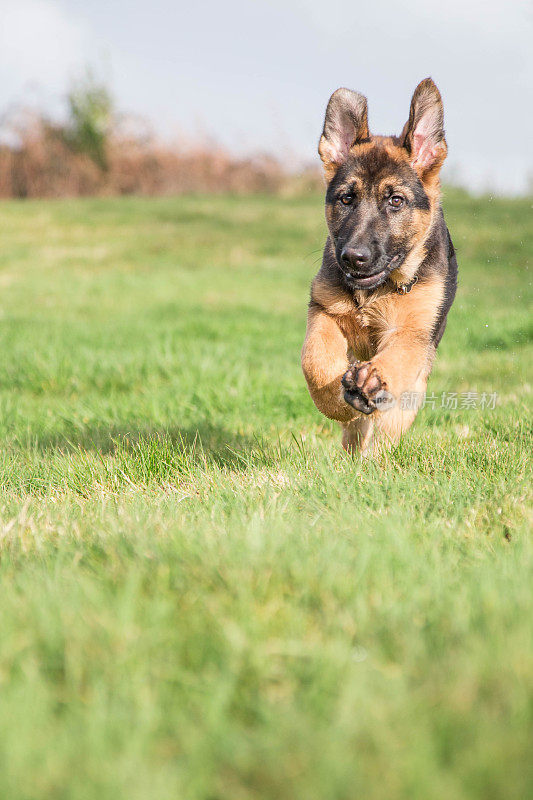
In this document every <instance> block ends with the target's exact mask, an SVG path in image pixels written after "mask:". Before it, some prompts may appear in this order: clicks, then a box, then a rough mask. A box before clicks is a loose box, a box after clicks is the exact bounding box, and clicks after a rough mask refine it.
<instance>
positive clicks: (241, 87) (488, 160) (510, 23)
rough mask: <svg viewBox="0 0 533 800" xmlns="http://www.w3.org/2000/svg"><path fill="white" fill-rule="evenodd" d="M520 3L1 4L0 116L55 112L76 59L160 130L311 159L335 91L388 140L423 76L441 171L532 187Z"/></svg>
mask: <svg viewBox="0 0 533 800" xmlns="http://www.w3.org/2000/svg"><path fill="white" fill-rule="evenodd" d="M532 43H533V4H532V3H531V1H530V0H527V1H525V0H446V2H442V1H439V0H404V2H398V0H394V1H391V0H373V2H367V1H365V2H359V0H351V1H350V2H346V0H264V1H263V0H205V1H204V2H202V0H196V1H195V0H190V2H186V3H185V2H182V0H0V113H1V112H3V111H5V110H6V109H7V108H8V107H10V106H12V105H13V104H15V103H18V102H20V101H23V102H24V101H28V102H33V103H39V104H41V105H45V106H46V107H48V108H49V109H54V110H57V109H58V108H60V103H61V98H62V96H63V95H64V92H65V89H66V87H67V86H68V83H69V81H70V80H71V79H72V78H73V77H74V76H76V75H78V74H80V72H81V71H82V69H83V67H84V65H86V64H92V65H95V66H96V67H97V69H98V71H99V72H100V73H101V74H104V75H105V76H106V77H107V78H108V79H109V83H110V86H111V89H112V91H113V93H114V96H115V98H116V101H117V104H118V106H119V108H120V109H121V110H123V111H132V112H137V113H140V114H142V115H144V116H146V117H147V118H148V119H150V121H151V122H152V124H153V126H154V128H155V129H156V130H157V131H159V132H160V133H161V134H163V135H165V136H171V135H174V134H177V133H182V134H186V135H188V136H193V137H194V136H202V135H206V134H209V135H211V136H212V137H214V138H216V139H217V140H220V141H221V142H222V143H224V144H225V145H226V146H228V147H230V148H231V149H232V150H233V151H235V152H243V153H249V152H250V151H256V150H263V151H264V150H268V151H273V152H277V153H279V154H280V155H281V156H282V157H284V158H292V159H295V160H298V161H300V160H307V161H312V160H315V159H316V158H317V156H316V146H317V140H318V136H319V133H320V130H321V127H322V121H323V114H324V109H325V105H326V102H327V100H328V97H329V95H330V94H331V92H332V91H333V90H334V89H336V88H337V87H338V86H348V87H349V88H352V89H357V90H358V91H361V92H363V93H364V94H366V95H367V97H368V99H369V112H370V127H371V130H372V131H373V132H375V133H397V132H399V131H400V130H401V128H402V126H403V123H404V122H405V119H406V118H407V115H408V110H409V102H410V97H411V94H412V91H413V89H414V87H415V86H416V84H417V83H418V81H420V80H421V79H422V78H425V77H427V76H428V75H431V76H432V77H433V79H434V80H435V82H436V83H437V85H438V86H439V88H440V89H441V92H442V95H443V98H444V107H445V119H446V130H447V138H448V146H449V159H448V170H450V173H449V174H451V175H453V176H455V177H458V178H460V179H461V181H462V182H463V183H465V184H467V185H472V186H475V187H476V188H478V189H480V188H493V189H495V190H501V191H507V192H518V191H524V190H525V189H526V188H527V186H528V185H529V187H531V183H532V182H533V155H532V150H533V147H532V145H533V112H532V108H533V58H532Z"/></svg>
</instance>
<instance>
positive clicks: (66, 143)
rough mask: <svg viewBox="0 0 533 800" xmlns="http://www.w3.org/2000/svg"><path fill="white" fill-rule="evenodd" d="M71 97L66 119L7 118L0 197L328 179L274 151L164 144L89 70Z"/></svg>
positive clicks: (262, 187) (277, 187)
mask: <svg viewBox="0 0 533 800" xmlns="http://www.w3.org/2000/svg"><path fill="white" fill-rule="evenodd" d="M67 101H68V103H67V105H68V115H67V119H66V121H65V122H64V123H63V124H58V123H57V122H52V121H50V120H49V119H47V118H46V117H45V116H44V115H41V114H36V113H35V112H33V113H31V114H30V113H28V112H25V113H22V112H20V111H19V112H18V113H17V114H15V115H13V118H12V119H11V120H9V121H8V123H7V124H6V122H4V126H3V127H4V130H6V129H8V130H9V133H10V137H9V141H10V143H9V144H8V143H5V144H0V197H3V198H7V197H75V196H83V195H85V196H86V195H118V194H139V195H171V194H183V193H186V192H238V193H248V192H249V193H251V192H270V193H274V192H280V191H283V190H286V189H290V188H295V186H297V187H299V188H303V186H302V184H303V185H305V187H306V188H310V189H312V188H315V187H319V186H321V185H322V184H321V179H320V176H319V174H318V172H316V173H315V172H314V171H311V172H309V173H305V174H303V175H299V176H296V177H295V176H294V175H293V174H289V173H288V172H287V170H286V169H285V168H284V167H283V166H282V164H281V163H280V162H278V161H277V160H276V159H274V158H272V157H270V156H257V157H250V158H242V159H237V158H235V157H234V156H232V155H231V154H229V153H228V152H226V151H224V150H223V149H222V148H220V147H218V146H216V145H211V144H207V143H204V144H202V145H201V146H197V145H196V146H195V145H191V144H190V143H189V144H187V146H185V145H184V146H178V145H175V146H173V145H168V144H163V143H161V142H159V141H157V140H156V139H155V138H154V137H151V136H149V135H147V133H146V131H142V130H141V132H139V125H137V126H132V125H131V120H130V124H128V123H127V122H126V123H125V121H124V120H121V121H118V118H117V115H116V114H115V112H114V108H113V103H112V99H111V96H110V94H109V92H108V90H107V89H106V87H105V86H104V85H102V84H101V83H99V82H98V81H96V80H94V78H93V77H92V76H91V75H90V74H88V75H87V76H86V77H85V78H84V79H83V80H82V81H79V82H78V83H77V84H76V85H75V86H74V87H73V89H72V90H71V91H70V93H69V94H68V96H67ZM134 127H136V128H137V130H136V131H135V132H133V130H132V128H134Z"/></svg>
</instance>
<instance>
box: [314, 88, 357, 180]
mask: <svg viewBox="0 0 533 800" xmlns="http://www.w3.org/2000/svg"><path fill="white" fill-rule="evenodd" d="M369 137H370V133H369V131H368V106H367V102H366V97H363V95H362V94H359V93H358V92H352V91H351V90H350V89H337V91H336V92H333V94H332V95H331V97H330V98H329V103H328V107H327V109H326V119H325V120H324V130H323V131H322V136H321V137H320V142H319V145H318V153H319V155H320V158H321V159H322V161H323V164H324V170H325V172H326V177H327V178H328V179H331V178H332V177H333V175H334V174H335V172H336V171H337V169H338V168H339V166H340V165H341V164H343V163H344V162H345V161H346V159H347V158H348V155H349V153H350V150H351V149H352V147H353V146H354V145H355V144H358V143H360V142H362V141H365V140H366V139H369Z"/></svg>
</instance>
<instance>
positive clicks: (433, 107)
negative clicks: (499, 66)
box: [318, 78, 446, 289]
mask: <svg viewBox="0 0 533 800" xmlns="http://www.w3.org/2000/svg"><path fill="white" fill-rule="evenodd" d="M443 125H444V112H443V108H442V100H441V96H440V93H439V90H438V89H437V87H436V86H435V84H434V83H433V81H432V80H431V79H430V78H426V80H424V81H422V82H421V83H419V85H418V86H417V88H416V90H415V92H414V94H413V98H412V100H411V108H410V111H409V119H408V121H407V122H406V124H405V126H404V129H403V131H402V133H401V135H400V136H398V137H396V136H388V137H384V136H371V135H370V131H369V129H368V112H367V102H366V98H365V97H363V95H361V94H359V93H358V92H352V91H350V90H349V89H337V91H336V92H334V93H333V94H332V95H331V97H330V100H329V103H328V107H327V110H326V118H325V120H324V129H323V131H322V136H321V137H320V143H319V146H318V152H319V153H320V158H321V159H322V162H323V164H324V171H325V175H326V180H327V182H328V189H327V194H326V219H327V222H328V227H329V232H330V236H331V240H332V242H333V246H334V249H335V255H336V260H337V263H338V267H339V271H340V275H341V276H342V279H343V280H344V282H345V283H347V284H348V285H349V286H350V287H351V288H359V289H373V288H376V287H377V286H379V285H380V284H382V283H384V282H385V281H386V280H387V277H388V275H389V274H390V273H391V272H392V271H394V270H398V273H397V274H398V275H400V276H401V265H402V264H403V263H404V261H405V260H406V258H407V257H408V255H409V253H410V252H411V251H413V249H414V248H415V247H417V245H418V246H420V245H422V246H423V242H424V240H425V237H426V236H427V233H428V231H429V226H430V224H431V218H432V204H434V203H435V199H436V198H437V197H438V180H439V178H438V176H439V170H440V168H441V166H442V163H443V161H444V159H445V158H446V141H445V138H444V127H443Z"/></svg>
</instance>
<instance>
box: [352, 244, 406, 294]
mask: <svg viewBox="0 0 533 800" xmlns="http://www.w3.org/2000/svg"><path fill="white" fill-rule="evenodd" d="M401 260H402V256H401V254H400V253H398V254H397V255H395V256H393V258H391V260H390V261H389V263H388V264H387V266H385V267H384V268H383V269H381V270H379V271H378V272H373V273H372V275H358V274H357V273H356V272H346V273H345V274H346V277H347V278H348V280H349V281H350V283H351V284H353V285H354V286H355V287H356V288H357V289H375V288H377V287H378V286H381V284H382V283H385V281H386V280H387V278H388V277H389V275H390V273H391V272H392V271H393V270H395V269H397V268H398V267H399V266H400V263H401Z"/></svg>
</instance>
